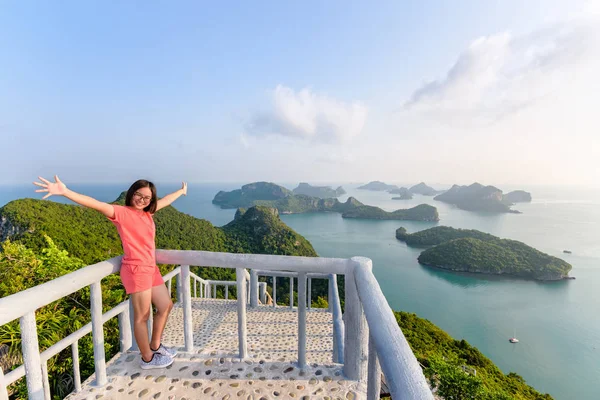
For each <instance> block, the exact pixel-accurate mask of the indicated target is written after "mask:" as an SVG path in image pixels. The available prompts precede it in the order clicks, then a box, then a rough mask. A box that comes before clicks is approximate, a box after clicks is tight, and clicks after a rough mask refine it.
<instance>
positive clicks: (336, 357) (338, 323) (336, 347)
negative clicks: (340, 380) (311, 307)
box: [329, 274, 345, 364]
mask: <svg viewBox="0 0 600 400" xmlns="http://www.w3.org/2000/svg"><path fill="white" fill-rule="evenodd" d="M329 289H330V292H331V296H330V297H329V308H330V309H331V314H332V320H333V362H335V363H340V364H343V363H344V332H345V329H344V321H343V319H342V307H341V305H340V298H339V293H338V290H337V275H335V274H331V275H329Z"/></svg>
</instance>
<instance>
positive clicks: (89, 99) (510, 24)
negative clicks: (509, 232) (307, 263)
mask: <svg viewBox="0 0 600 400" xmlns="http://www.w3.org/2000/svg"><path fill="white" fill-rule="evenodd" d="M597 11H598V7H595V6H594V5H593V3H590V2H585V1H582V2H566V1H562V2H558V1H554V2H553V1H527V2H521V1H485V2H481V1H458V2H450V1H441V2H433V1H431V2H417V1H414V2H400V1H389V2H383V1H382V2H375V3H372V2H370V3H368V2H348V1H327V2H296V3H294V4H293V3H292V2H220V4H209V3H208V2H195V1H194V2H182V1H177V2H144V3H142V2H91V1H90V2H67V1H65V2H60V3H50V2H10V3H9V2H3V3H1V4H0V137H1V138H2V143H4V144H8V146H6V147H5V146H3V147H4V149H5V151H3V164H4V165H5V166H6V165H10V166H11V168H8V169H6V168H5V169H4V170H3V172H2V173H1V174H0V183H21V182H29V181H31V180H32V179H34V178H35V177H37V175H40V174H41V175H48V176H49V175H53V174H55V173H58V174H59V175H60V176H61V178H62V179H63V180H64V181H65V182H114V181H130V180H133V179H136V178H138V177H142V176H143V177H147V178H149V179H153V180H156V181H163V182H164V181H177V180H182V179H185V180H188V181H192V182H220V181H221V182H224V181H229V182H231V181H233V182H240V181H253V180H272V181H286V182H290V181H294V180H299V181H309V182H334V181H340V182H342V181H361V180H365V181H366V180H374V179H380V180H388V181H394V182H407V183H410V182H418V181H421V180H425V181H429V182H439V183H469V182H472V181H476V180H477V181H480V182H482V183H489V184H502V183H523V184H526V183H544V184H545V183H576V184H584V185H591V184H597V183H598V179H597V178H598V177H600V173H599V172H600V170H599V169H598V166H597V165H595V163H594V162H593V160H594V159H595V158H596V157H597V156H600V153H599V151H600V150H598V147H600V146H598V144H599V143H598V134H596V133H595V131H597V127H598V122H600V121H599V119H598V116H596V115H595V114H596V112H595V111H594V107H593V104H597V100H598V94H597V93H598V91H596V90H592V89H594V88H600V85H599V81H598V79H597V74H596V73H595V72H594V71H595V70H596V69H595V67H596V65H597V62H598V60H599V57H598V51H597V48H598V46H597V44H598V42H597V41H595V40H594V39H593V37H594V34H593V33H594V32H596V33H597V30H596V29H595V28H594V26H596V24H595V23H594V22H596V17H597ZM582 43H583V44H582ZM573 82H575V83H573ZM558 100H560V101H558ZM567 100H568V101H567ZM573 121H576V122H573ZM594 127H595V129H592V128H594ZM6 149H9V151H6ZM557 163H558V164H557ZM555 167H558V168H557V171H554V170H553V171H549V168H555ZM550 172H551V173H550Z"/></svg>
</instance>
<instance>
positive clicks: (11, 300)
mask: <svg viewBox="0 0 600 400" xmlns="http://www.w3.org/2000/svg"><path fill="white" fill-rule="evenodd" d="M156 261H157V262H158V263H160V264H177V265H201V266H211V267H221V268H256V267H260V268H261V269H263V270H277V271H281V270H288V271H294V272H311V271H324V272H327V273H338V274H340V273H341V274H343V273H345V272H346V268H347V267H348V266H349V260H347V259H345V258H323V257H299V256H276V255H268V254H235V253H217V252H210V251H197V250H157V251H156ZM120 269H121V256H118V257H113V258H111V259H109V260H106V261H101V262H99V263H96V264H92V265H88V266H87V267H84V268H81V269H79V270H77V271H74V272H71V273H68V274H66V275H63V276H61V277H59V278H56V279H53V280H51V281H49V282H46V283H43V284H41V285H38V286H35V287H32V288H29V289H27V290H24V291H22V292H18V293H15V294H12V295H10V296H7V297H4V298H2V299H0V325H4V324H7V323H9V322H10V321H13V320H15V319H17V318H20V317H22V316H23V315H25V314H27V313H28V312H32V311H35V310H37V309H38V308H41V307H43V306H45V305H48V304H50V303H52V302H54V301H56V300H59V299H61V298H63V297H65V296H68V295H70V294H71V293H74V292H76V291H78V290H81V289H83V288H84V287H86V286H89V285H91V284H92V283H94V282H98V281H100V280H102V279H103V278H105V277H107V276H108V275H111V274H114V273H117V272H119V271H120Z"/></svg>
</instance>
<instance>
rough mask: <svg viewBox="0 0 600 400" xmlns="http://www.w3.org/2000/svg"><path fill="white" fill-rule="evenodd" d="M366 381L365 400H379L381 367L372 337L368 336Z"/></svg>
mask: <svg viewBox="0 0 600 400" xmlns="http://www.w3.org/2000/svg"><path fill="white" fill-rule="evenodd" d="M368 369H369V372H368V380H367V400H379V398H380V397H381V366H380V365H379V360H378V358H377V350H375V342H373V337H372V336H371V335H369V366H368Z"/></svg>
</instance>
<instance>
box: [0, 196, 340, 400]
mask: <svg viewBox="0 0 600 400" xmlns="http://www.w3.org/2000/svg"><path fill="white" fill-rule="evenodd" d="M123 201H124V194H121V196H120V197H119V198H118V199H117V201H116V203H119V204H123ZM154 219H155V222H156V244H157V248H168V249H181V250H207V251H221V252H233V253H257V254H282V255H300V256H316V255H317V254H316V252H315V250H314V249H313V247H312V245H311V244H310V243H309V242H308V241H307V240H306V239H305V238H304V237H302V236H301V235H298V234H297V233H296V232H294V231H293V230H291V229H290V228H289V227H287V226H286V225H285V224H284V223H283V222H281V220H280V219H279V217H278V214H277V211H276V210H274V209H269V208H265V207H253V208H250V209H249V210H247V211H244V210H240V211H239V212H238V213H237V214H236V218H235V220H234V221H232V222H231V223H229V224H228V225H226V226H225V227H223V228H217V227H214V226H213V225H212V224H211V223H210V222H208V221H205V220H201V219H197V218H194V217H192V216H189V215H186V214H184V213H181V212H179V211H177V210H176V209H175V208H173V207H166V208H164V209H162V210H160V211H159V212H157V213H156V214H155V216H154ZM0 221H2V226H1V227H0V237H2V238H3V239H6V236H10V239H6V240H5V241H4V243H3V244H2V250H1V251H0V297H5V296H9V295H11V294H14V293H17V292H19V291H22V290H25V289H28V288H30V287H33V286H37V285H39V284H42V283H44V282H47V281H49V280H52V279H54V278H57V277H59V276H62V275H64V274H67V273H69V272H73V271H75V270H77V269H79V268H81V267H83V266H85V265H89V264H93V263H96V262H99V261H103V260H105V259H107V258H110V257H114V256H116V255H119V254H121V253H122V247H121V242H120V239H119V236H118V233H117V230H116V228H115V227H114V225H113V224H112V223H111V222H110V221H109V220H108V219H107V218H105V217H104V216H103V215H101V214H100V213H98V212H97V211H94V210H90V209H86V208H83V207H79V206H73V205H66V204H59V203H55V202H51V201H42V200H33V199H21V200H16V201H13V202H10V203H8V204H7V205H5V206H4V207H2V208H0ZM159 267H160V269H161V272H162V273H163V274H165V273H167V272H168V271H170V270H172V268H173V266H170V265H160V266H159ZM192 269H193V272H194V273H196V274H197V275H199V276H200V277H202V278H205V279H215V280H231V281H235V270H233V269H227V268H201V267H193V268H192ZM340 289H343V279H342V280H341V282H340ZM102 290H103V293H102V294H103V307H104V311H108V310H109V309H110V308H112V307H114V306H115V305H117V304H118V303H120V302H121V301H123V300H125V292H124V290H123V287H122V285H121V282H120V278H119V276H118V275H111V276H109V277H107V278H105V279H104V280H103V281H102ZM269 290H270V288H269ZM233 292H235V290H233ZM341 293H342V295H343V290H342V291H341ZM217 295H218V296H219V297H222V296H223V295H224V293H223V292H222V289H221V291H219V292H218V293H217ZM326 296H327V282H326V281H323V280H314V281H313V299H314V300H315V303H314V304H315V305H323V302H324V301H325V300H324V299H323V298H322V297H326ZM277 298H278V303H281V304H287V303H289V280H287V279H280V280H279V282H278V285H277ZM89 302H90V299H89V289H88V288H84V289H82V290H80V291H78V292H76V293H73V294H71V295H69V296H67V297H65V298H63V299H61V300H59V301H57V302H55V303H53V304H50V305H48V306H46V307H43V308H42V309H40V310H38V312H37V313H36V318H37V323H38V333H39V335H40V348H41V350H42V351H43V350H45V349H46V348H48V347H49V346H50V345H52V344H54V343H56V342H58V341H59V340H60V339H62V338H64V337H66V336H67V335H69V334H70V333H72V332H74V331H75V330H77V329H79V328H81V327H82V326H83V325H85V324H86V323H88V322H89V321H90V314H89ZM325 303H326V301H325ZM106 328H107V329H105V335H106V336H105V341H106V348H105V350H106V354H107V357H112V356H113V355H114V354H115V353H116V352H117V351H118V344H119V337H118V327H117V320H116V319H112V320H110V321H108V322H107V324H106ZM0 343H2V344H6V345H8V346H9V347H10V352H9V357H8V359H10V360H13V361H15V362H16V364H17V365H18V364H20V363H21V362H22V361H21V360H20V344H21V339H20V333H19V323H18V320H17V321H13V322H11V323H9V324H6V325H4V326H2V327H0ZM79 351H80V358H81V363H82V364H81V373H82V376H83V377H87V376H89V375H90V374H92V373H93V371H94V364H93V349H92V344H91V336H90V335H87V336H85V337H84V338H83V339H81V340H80V341H79ZM48 369H49V375H50V379H51V387H52V393H53V396H54V398H57V399H60V398H64V397H65V395H66V394H67V393H69V392H70V391H71V390H72V387H73V383H72V380H71V378H70V376H71V374H72V361H71V359H70V350H69V351H67V350H65V351H64V352H62V353H60V354H59V355H57V356H55V357H53V358H52V359H51V360H50V361H49V365H48ZM25 390H26V389H25V382H24V381H23V380H21V381H20V382H19V383H18V384H16V385H13V387H12V388H11V391H12V392H14V396H16V398H25V397H26V395H25Z"/></svg>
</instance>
